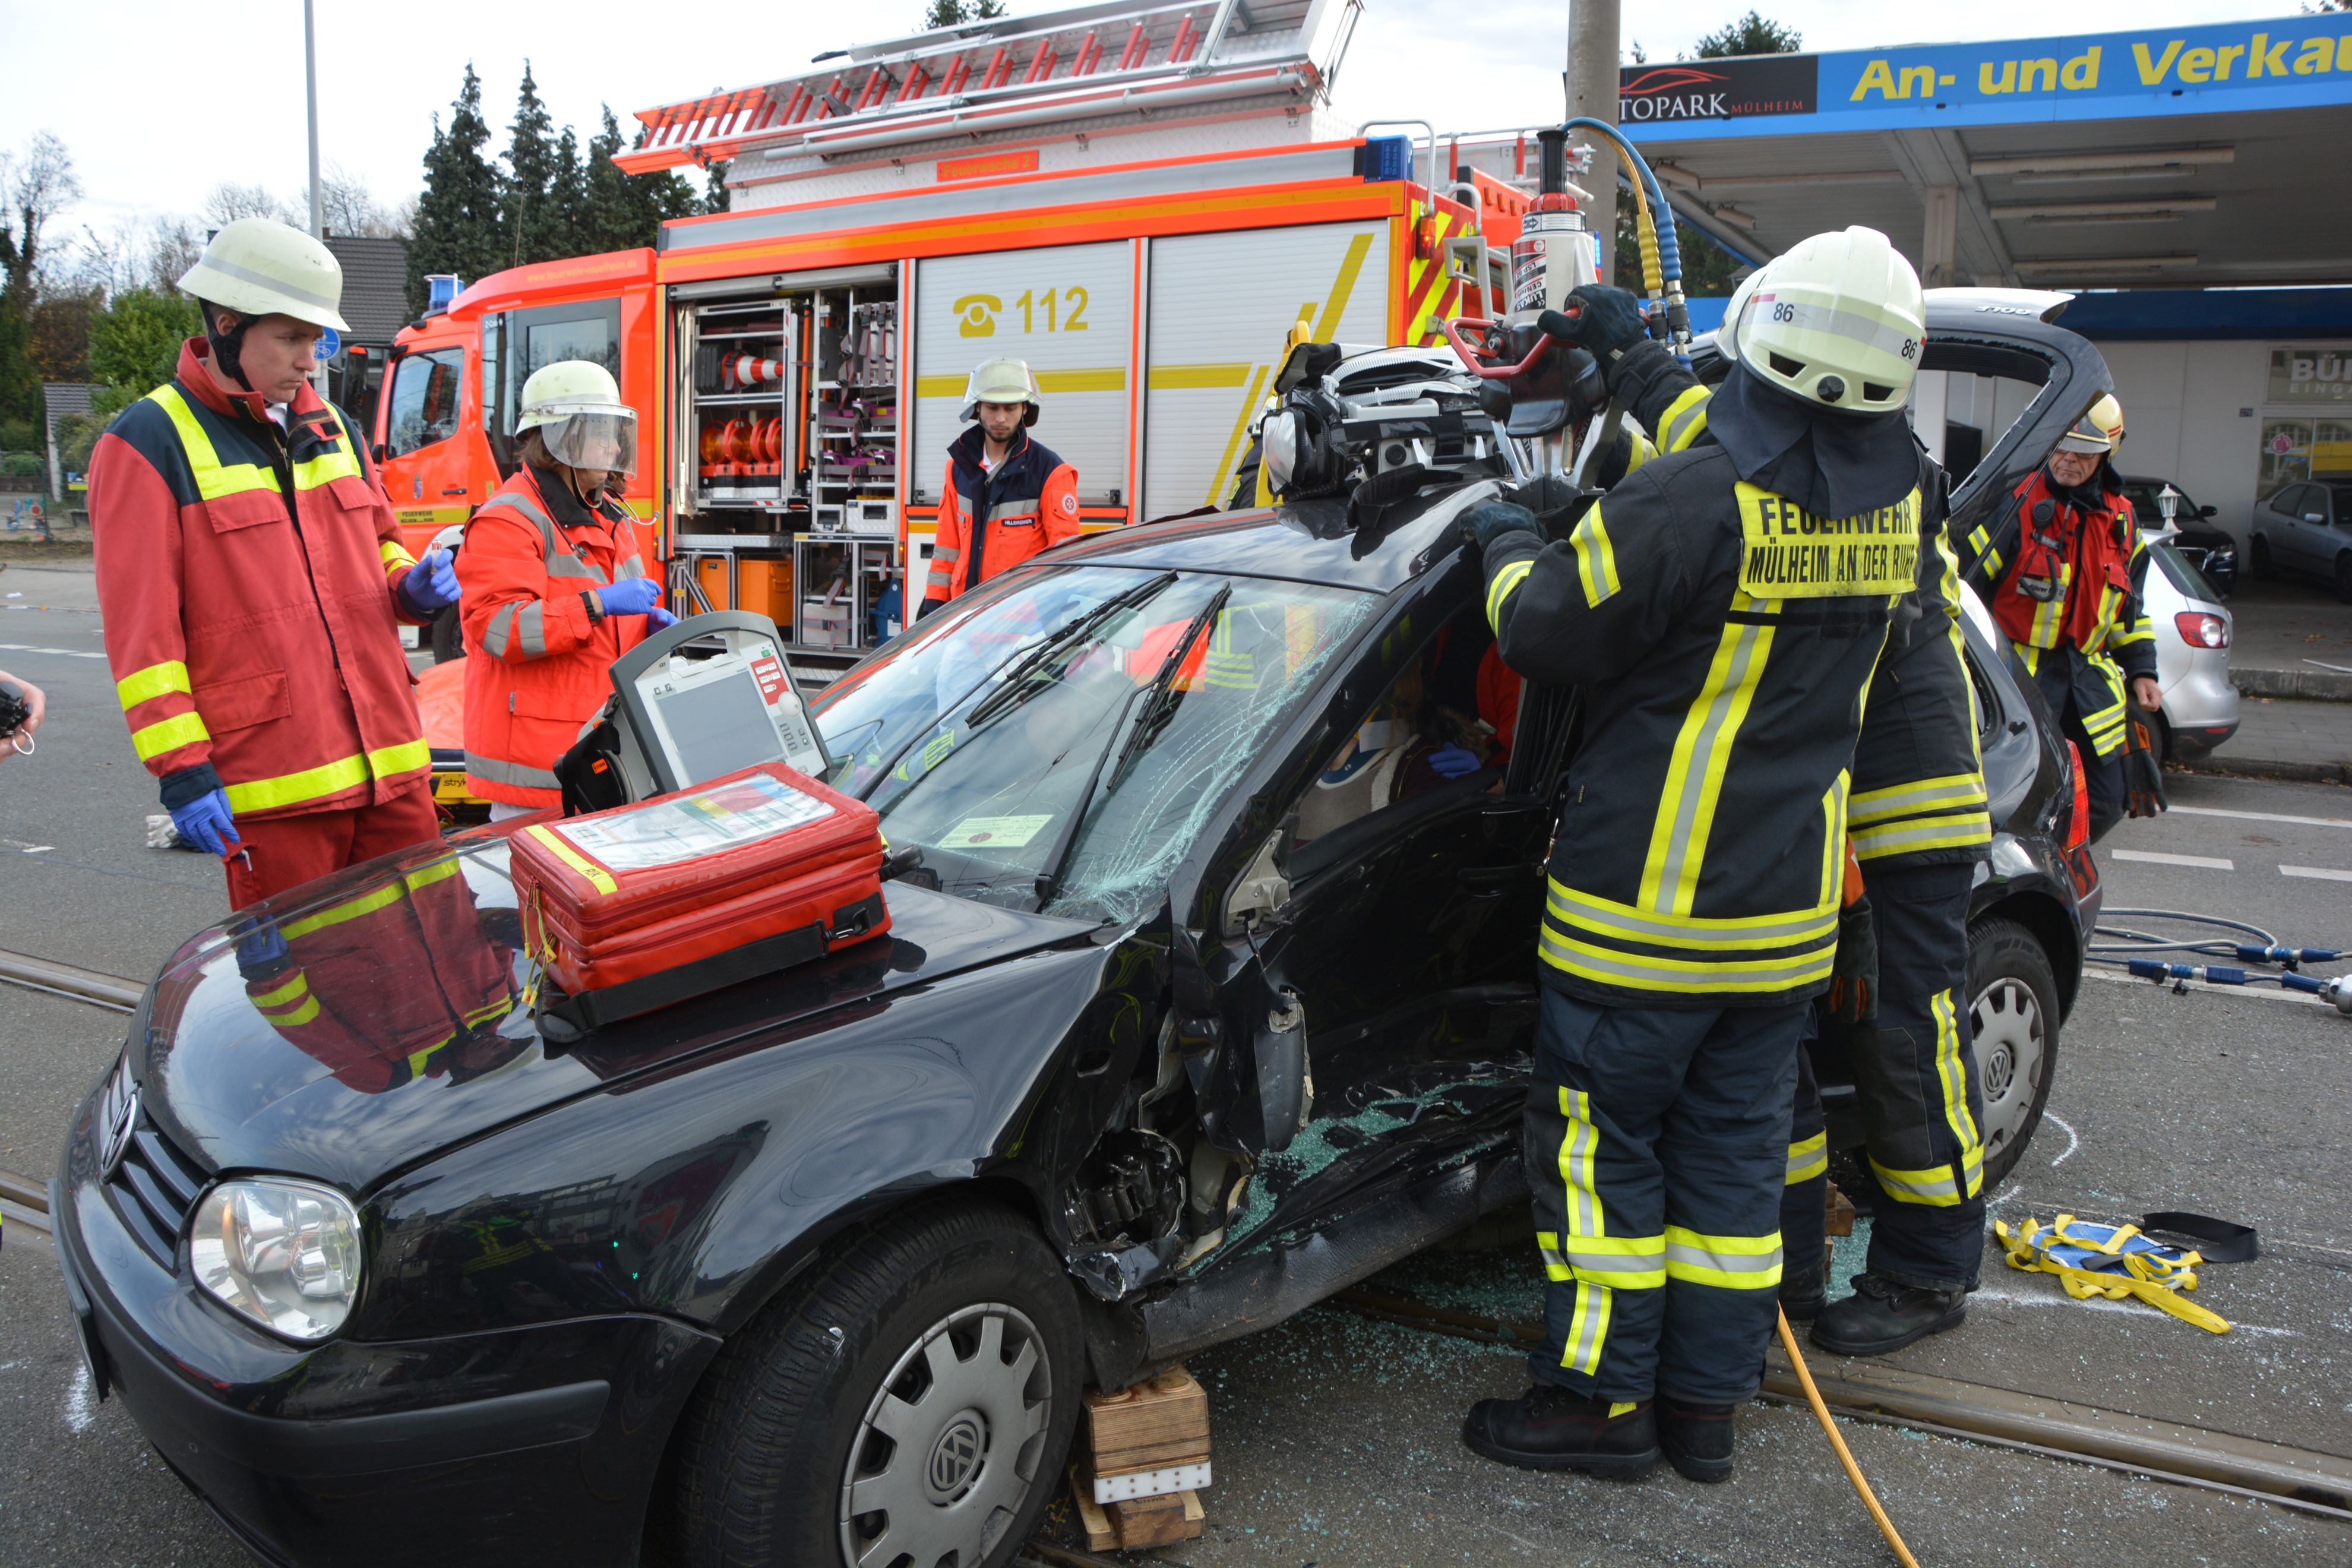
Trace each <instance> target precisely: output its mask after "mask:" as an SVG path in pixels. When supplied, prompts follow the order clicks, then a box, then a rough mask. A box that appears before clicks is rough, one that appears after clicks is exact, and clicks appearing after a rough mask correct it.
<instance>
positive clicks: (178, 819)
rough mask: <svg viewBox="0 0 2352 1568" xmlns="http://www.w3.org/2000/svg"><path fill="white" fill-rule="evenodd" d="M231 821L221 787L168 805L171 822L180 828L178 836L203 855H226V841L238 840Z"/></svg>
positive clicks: (225, 793)
mask: <svg viewBox="0 0 2352 1568" xmlns="http://www.w3.org/2000/svg"><path fill="white" fill-rule="evenodd" d="M234 822H235V817H234V814H233V813H231V812H230V810H229V808H228V791H226V790H224V789H216V790H215V791H213V793H212V794H210V795H198V796H197V797H196V798H195V799H194V800H192V801H190V802H188V804H187V805H175V806H173V807H172V826H173V827H176V828H178V829H179V830H180V837H182V838H184V839H185V840H186V841H187V842H189V843H190V844H193V845H194V846H195V847H197V848H199V849H201V850H203V851H204V852H205V854H207V855H222V856H226V855H227V854H228V853H230V850H229V845H231V844H236V843H237V842H239V840H238V838H237V836H236V826H234ZM224 840H226V842H224Z"/></svg>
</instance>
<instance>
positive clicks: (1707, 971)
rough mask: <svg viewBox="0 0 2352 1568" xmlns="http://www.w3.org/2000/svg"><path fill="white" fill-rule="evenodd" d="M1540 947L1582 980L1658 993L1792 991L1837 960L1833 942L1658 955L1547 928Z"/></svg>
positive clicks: (1824, 975) (1818, 978)
mask: <svg viewBox="0 0 2352 1568" xmlns="http://www.w3.org/2000/svg"><path fill="white" fill-rule="evenodd" d="M1538 951H1539V952H1540V954H1541V956H1542V958H1543V961H1544V962H1545V963H1549V964H1550V965H1551V966H1552V967H1553V968H1555V969H1558V970H1561V971H1563V972H1565V973H1570V974H1573V975H1575V976H1576V977H1577V978H1578V979H1580V980H1589V981H1591V982H1592V983H1593V984H1597V985H1617V986H1622V987H1625V988H1627V989H1629V990H1634V991H1655V992H1658V993H1659V994H1673V993H1680V992H1691V991H1736V992H1742V993H1751V994H1752V993H1759V992H1777V991H1792V990H1796V989H1799V988H1800V987H1802V986H1807V985H1813V984H1819V983H1821V982H1822V981H1825V980H1827V979H1828V978H1829V977H1830V971H1831V968H1832V965H1833V964H1834V963H1835V962H1836V959H1837V948H1836V946H1835V945H1834V944H1832V945H1828V946H1824V947H1821V948H1818V949H1816V950H1814V951H1813V952H1801V953H1796V954H1792V955H1790V956H1789V957H1785V958H1753V957H1746V956H1743V957H1739V958H1726V959H1697V958H1670V957H1665V956H1663V955H1661V954H1656V953H1638V952H1619V951H1618V950H1616V949H1614V948H1605V947H1596V946H1594V945H1593V944H1592V943H1591V942H1579V941H1577V940H1576V939H1575V938H1574V937H1571V936H1568V935H1565V934H1563V933H1561V932H1559V931H1554V930H1552V929H1551V928H1550V927H1549V926H1547V927H1545V928H1544V930H1543V931H1542V932H1541V933H1540V935H1539V936H1538Z"/></svg>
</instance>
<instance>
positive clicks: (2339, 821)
mask: <svg viewBox="0 0 2352 1568" xmlns="http://www.w3.org/2000/svg"><path fill="white" fill-rule="evenodd" d="M2169 815H2171V816H2234V817H2237V818H2238V819H2239V820H2241V821H2242V822H2295V823H2300V824H2302V825H2303V826H2305V827H2352V817H2342V816H2279V815H2278V814H2277V813H2276V812H2273V811H2224V810H2222V809H2221V807H2220V806H2218V805H2176V806H2174V807H2173V808H2172V810H2171V812H2170V814H2169Z"/></svg>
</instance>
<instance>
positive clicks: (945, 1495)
mask: <svg viewBox="0 0 2352 1568" xmlns="http://www.w3.org/2000/svg"><path fill="white" fill-rule="evenodd" d="M987 1447H988V1438H987V1435H986V1433H985V1432H984V1431H983V1430H982V1426H981V1422H980V1415H979V1413H978V1412H976V1411H971V1410H967V1411H965V1412H963V1413H962V1414H961V1415H958V1416H957V1417H956V1418H955V1419H954V1420H952V1421H950V1422H949V1423H948V1425H947V1430H945V1431H943V1432H941V1433H940V1440H939V1441H938V1442H937V1443H934V1444H933V1445H931V1458H930V1463H929V1464H928V1465H926V1466H925V1467H924V1469H923V1479H924V1480H925V1481H926V1482H928V1483H929V1487H930V1490H931V1496H932V1498H933V1499H934V1500H937V1501H940V1502H947V1501H950V1500H953V1499H954V1498H956V1497H958V1496H959V1495H961V1493H962V1492H963V1491H964V1489H966V1488H968V1487H970V1486H971V1479H972V1477H973V1476H974V1475H976V1474H978V1473H979V1470H980V1461H981V1457H982V1454H983V1453H984V1452H985V1450H986V1449H987Z"/></svg>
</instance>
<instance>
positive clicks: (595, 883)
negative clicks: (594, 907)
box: [530, 824, 620, 893]
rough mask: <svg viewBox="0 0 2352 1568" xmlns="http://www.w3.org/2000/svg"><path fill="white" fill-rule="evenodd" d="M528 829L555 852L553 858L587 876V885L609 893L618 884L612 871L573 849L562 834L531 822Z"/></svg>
mask: <svg viewBox="0 0 2352 1568" xmlns="http://www.w3.org/2000/svg"><path fill="white" fill-rule="evenodd" d="M530 836H531V837H533V838H536V839H538V840H539V841H540V842H541V844H544V845H546V846H547V847H549V848H550V849H551V850H553V851H554V852H555V858H557V859H559V860H561V861H562V862H563V863H564V864H565V865H567V866H569V867H571V868H572V869H573V870H575V871H577V872H579V873H580V874H581V875H582V876H583V877H585V878H587V879H588V881H589V885H590V886H592V887H593V888H594V889H596V890H597V891H598V892H600V893H610V892H612V891H614V889H617V888H618V887H619V886H620V884H619V883H617V882H615V881H614V880H613V873H611V872H610V871H607V870H606V869H604V867H602V866H599V865H598V864H596V862H595V861H593V860H591V859H590V858H588V857H587V856H585V855H583V854H582V853H580V851H579V850H577V849H574V848H573V847H572V845H571V842H570V841H569V840H567V839H566V838H565V837H563V835H562V834H560V833H555V832H551V831H550V830H549V829H547V828H546V827H543V826H539V825H537V824H533V825H532V826H531V828H530Z"/></svg>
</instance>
